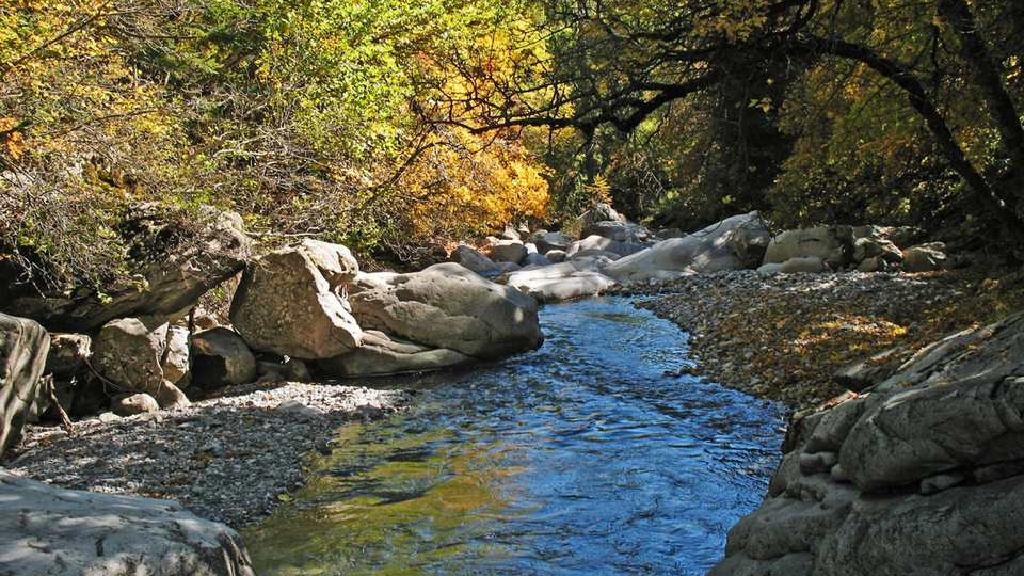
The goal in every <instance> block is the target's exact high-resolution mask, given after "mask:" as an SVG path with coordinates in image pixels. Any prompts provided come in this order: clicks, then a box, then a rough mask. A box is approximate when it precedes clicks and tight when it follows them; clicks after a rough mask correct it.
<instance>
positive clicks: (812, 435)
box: [711, 313, 1024, 576]
mask: <svg viewBox="0 0 1024 576" xmlns="http://www.w3.org/2000/svg"><path fill="white" fill-rule="evenodd" d="M783 450H784V451H785V456H784V457H783V461H782V464H781V465H780V466H779V468H778V470H777V472H776V474H775V477H774V478H773V479H772V482H771V485H770V487H769V491H768V495H767V497H766V499H765V501H764V503H763V504H762V506H761V507H760V508H759V509H758V510H757V511H755V512H754V513H752V514H751V515H749V516H747V517H746V518H744V519H743V520H741V521H740V522H739V524H737V525H736V527H735V528H733V529H732V531H731V532H730V534H729V538H728V544H727V546H726V557H725V559H724V560H723V561H722V562H721V563H720V564H719V565H718V566H717V567H716V568H715V569H713V570H712V572H711V574H713V575H719V574H720V575H726V574H728V575H729V576H747V575H749V576H753V575H763V574H786V575H787V576H790V575H791V576H800V575H804V574H806V575H808V576H810V575H812V574H830V575H844V574H849V575H855V574H878V575H883V576H884V575H889V574H891V575H899V574H984V575H990V576H995V575H1009V574H1020V573H1024V553H1022V550H1024V314H1021V313H1018V314H1016V315H1013V316H1011V317H1009V318H1008V319H1006V320H1004V321H1001V322H998V323H995V324H992V325H988V326H985V327H982V328H976V329H971V330H967V331H964V332H960V333H957V334H954V335H952V336H949V337H947V338H944V339H942V340H940V341H938V342H935V343H934V344H932V345H931V346H928V347H926V348H924V349H922V350H921V351H919V352H918V353H917V354H916V355H915V356H914V357H913V358H912V359H911V360H910V361H909V362H908V363H906V364H905V365H904V366H902V367H901V368H900V370H899V371H898V372H896V373H895V374H893V375H892V376H891V377H890V378H888V379H886V380H885V381H883V382H881V383H880V384H877V385H875V386H873V387H871V388H868V389H867V390H866V391H864V392H863V393H861V394H854V393H850V394H848V395H846V396H844V397H841V398H837V399H836V400H835V401H833V402H831V403H830V404H829V405H828V406H827V407H825V408H823V409H820V410H815V411H811V412H809V413H805V414H800V415H798V416H797V417H796V418H795V419H794V421H793V423H792V425H791V426H790V428H789V431H788V433H787V437H786V441H785V444H784V446H783Z"/></svg>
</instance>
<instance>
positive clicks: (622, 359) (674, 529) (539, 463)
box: [246, 298, 783, 576]
mask: <svg viewBox="0 0 1024 576" xmlns="http://www.w3.org/2000/svg"><path fill="white" fill-rule="evenodd" d="M541 319H542V322H543V325H544V333H545V336H546V338H547V339H546V342H545V344H544V346H543V348H541V349H540V350H538V351H536V352H532V353H529V354H525V355H521V356H518V357H515V358H512V359H509V360H508V361H506V362H503V363H501V364H497V365H494V366H490V367H487V368H483V369H477V370H475V371H472V372H467V373H464V374H456V375H452V374H447V375H443V376H442V379H443V383H431V382H430V381H424V382H421V383H420V384H421V385H422V386H423V389H422V390H421V392H420V393H419V396H418V399H417V401H416V402H415V403H414V405H413V407H412V408H411V410H410V411H408V412H406V413H403V414H399V415H395V416H391V417H388V418H386V419H383V420H379V421H374V422H371V423H365V424H362V423H360V424H351V425H348V426H346V427H343V428H342V429H341V430H339V431H338V438H337V440H336V441H335V442H334V446H336V448H334V449H333V451H331V452H330V453H329V454H319V455H316V456H314V457H313V458H312V460H311V462H310V472H309V484H308V485H307V487H306V488H304V489H303V490H302V491H301V492H299V493H298V494H297V495H295V497H294V501H292V502H290V503H288V504H287V505H285V506H283V507H282V508H281V509H280V510H279V511H278V512H277V513H275V514H274V515H273V516H272V517H271V518H269V519H268V520H266V521H265V522H263V523H262V524H260V525H259V526H258V527H256V528H254V529H251V530H250V531H249V532H248V533H247V534H246V540H247V543H248V546H249V550H250V552H251V553H252V555H253V558H254V561H255V562H256V564H257V567H258V569H259V573H260V574H268V575H292V574H339V575H341V574H345V575H361V574H387V575H399V574H401V575H418V574H444V575H447V574H453V575H454V574H459V575H461V574H515V575H529V574H544V575H548V574H551V575H555V574H559V575H561V574H566V575H568V574H585V575H588V576H598V575H605V574H672V575H678V574H686V575H689V574H703V573H704V572H705V571H706V570H707V569H708V568H709V567H710V566H711V565H712V564H714V562H715V561H716V560H717V559H718V558H719V557H720V556H721V554H722V549H723V545H724V542H725V534H726V532H727V531H728V529H729V528H730V527H731V526H732V525H733V524H734V523H735V522H736V521H737V520H738V519H739V518H740V516H742V515H743V514H746V513H747V512H750V511H751V510H753V509H754V507H756V506H757V504H758V503H759V502H760V499H761V497H762V495H763V493H764V491H765V488H766V486H767V482H768V478H769V475H770V473H771V471H772V470H773V469H774V467H775V465H776V464H777V460H778V459H777V456H776V454H777V453H778V445H779V443H780V441H781V435H782V432H781V430H782V426H783V410H782V407H781V406H779V405H776V404H771V403H768V402H765V401H762V400H757V399H754V398H751V397H750V396H746V395H744V394H742V393H739V392H736V391H732V390H729V389H726V388H723V387H721V386H719V385H716V384H713V383H709V382H706V381H703V380H701V379H699V378H695V377H692V376H678V375H677V374H673V373H678V371H679V369H680V368H682V367H684V366H685V365H686V364H687V362H688V360H687V358H686V346H685V334H684V333H682V332H681V331H680V330H679V329H678V328H677V327H676V326H675V325H674V324H672V323H670V322H667V321H664V320H660V319H657V318H655V317H654V316H653V315H652V314H651V313H649V312H647V311H644V310H639V309H637V308H635V307H633V306H632V305H631V304H630V302H629V301H628V300H625V299H620V298H614V299H604V300H589V301H584V302H577V303H571V304H562V305H555V306H547V307H545V308H543V309H542V311H541ZM405 385H409V382H406V383H405Z"/></svg>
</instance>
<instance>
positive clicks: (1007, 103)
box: [939, 0, 1024, 217]
mask: <svg viewBox="0 0 1024 576" xmlns="http://www.w3.org/2000/svg"><path fill="white" fill-rule="evenodd" d="M939 14H940V15H941V16H942V17H943V18H945V19H946V20H948V21H949V23H950V24H951V25H952V27H953V30H954V31H955V32H956V34H957V38H958V39H959V40H960V56H961V58H963V59H964V62H966V63H967V65H968V67H969V68H970V69H971V71H972V73H973V75H974V77H975V80H976V82H977V85H978V87H979V88H980V89H981V93H982V94H983V95H984V97H985V101H986V103H987V104H988V106H987V108H988V113H989V115H990V116H991V117H992V121H993V122H994V123H995V126H996V129H997V130H999V135H1000V136H1001V137H1002V139H1003V145H1004V146H1005V147H1006V152H1007V153H1008V155H1009V157H1010V170H1011V174H1010V175H1009V176H1010V178H1009V181H1010V182H1011V186H1010V187H1009V188H1010V190H1008V195H1012V197H1008V198H1006V200H1008V201H1010V202H1011V206H1010V207H1011V208H1012V209H1013V210H1014V211H1015V212H1016V213H1017V216H1018V217H1022V216H1024V189H1021V188H1019V187H1018V186H1016V185H1017V184H1020V182H1021V180H1022V179H1024V178H1022V176H1024V126H1021V122H1020V116H1019V115H1018V114H1017V110H1016V108H1015V106H1014V104H1013V99H1012V98H1011V97H1010V94H1009V93H1008V92H1007V91H1006V86H1005V85H1004V84H1003V75H1002V71H1001V70H1000V66H999V64H998V63H997V62H996V60H995V59H994V58H993V57H992V54H991V52H990V50H989V48H988V45H986V44H985V41H984V39H982V38H981V35H980V34H979V32H978V23H977V21H976V20H975V19H974V14H973V13H972V12H971V9H970V7H968V6H967V4H966V3H965V2H964V0H940V2H939Z"/></svg>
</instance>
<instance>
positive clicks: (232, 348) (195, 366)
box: [192, 326, 256, 389]
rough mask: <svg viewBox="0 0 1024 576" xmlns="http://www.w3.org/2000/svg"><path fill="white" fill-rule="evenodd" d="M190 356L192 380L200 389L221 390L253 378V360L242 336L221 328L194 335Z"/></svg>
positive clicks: (254, 367) (254, 362)
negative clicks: (191, 357) (191, 354)
mask: <svg viewBox="0 0 1024 576" xmlns="http://www.w3.org/2000/svg"><path fill="white" fill-rule="evenodd" d="M192 353H193V359H192V379H193V380H194V382H195V385H196V386H198V387H200V388H204V389H212V388H221V387H224V386H232V385H238V384H245V383H247V382H252V381H253V380H255V379H256V357H255V356H254V355H253V353H252V351H251V350H249V347H248V346H247V345H246V344H245V340H244V339H242V337H241V336H239V335H238V334H237V333H235V332H232V331H231V330H228V329H227V328H225V327H223V326H218V327H216V328H213V329H211V330H204V331H202V332H197V333H196V334H195V335H193V336H192Z"/></svg>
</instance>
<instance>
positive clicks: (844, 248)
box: [764, 226, 853, 270]
mask: <svg viewBox="0 0 1024 576" xmlns="http://www.w3.org/2000/svg"><path fill="white" fill-rule="evenodd" d="M852 251H853V228H851V227H850V226H815V227H813V228H799V229H795V230H786V231H784V232H783V233H782V234H780V235H778V236H776V237H775V238H772V239H771V242H770V243H769V244H768V250H767V251H766V252H765V255H764V262H765V263H766V264H771V263H781V262H785V261H786V260H789V259H791V258H820V259H821V260H822V261H824V262H825V263H827V264H828V265H829V267H830V268H832V269H833V270H838V269H839V268H842V267H843V266H845V265H846V264H848V263H849V261H850V257H851V254H852Z"/></svg>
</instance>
